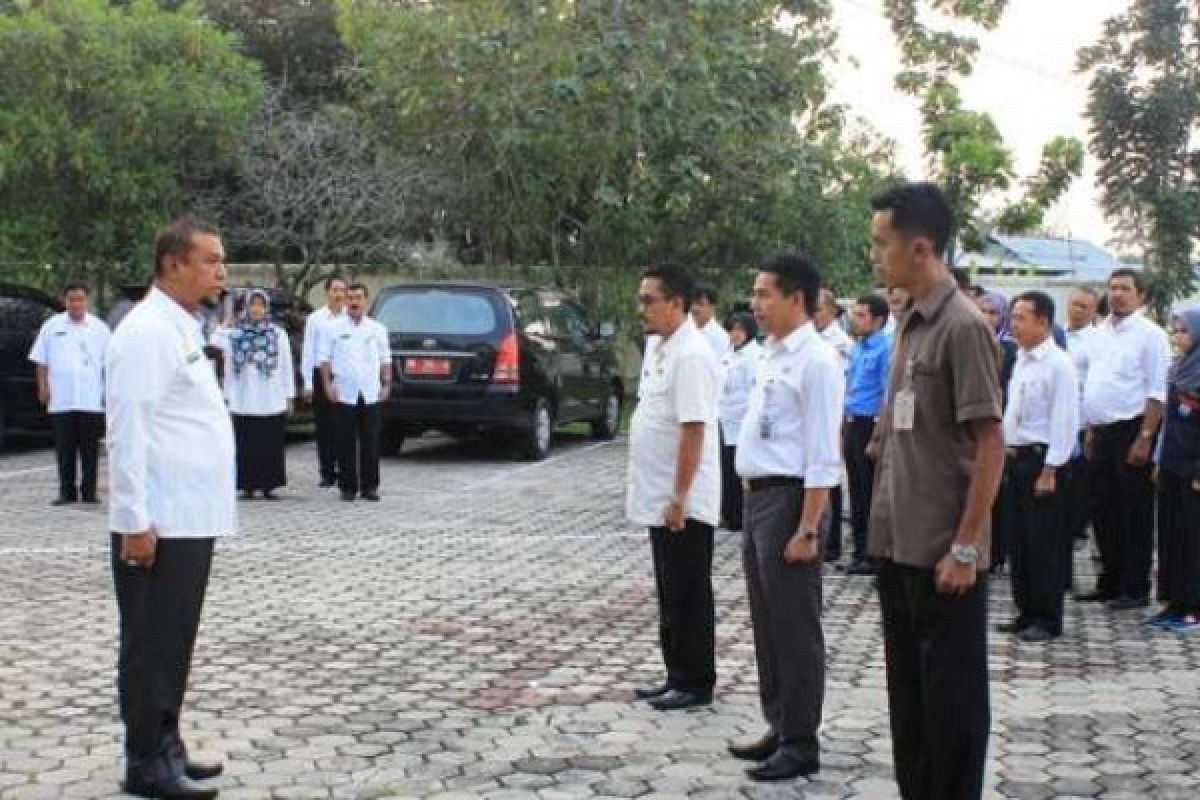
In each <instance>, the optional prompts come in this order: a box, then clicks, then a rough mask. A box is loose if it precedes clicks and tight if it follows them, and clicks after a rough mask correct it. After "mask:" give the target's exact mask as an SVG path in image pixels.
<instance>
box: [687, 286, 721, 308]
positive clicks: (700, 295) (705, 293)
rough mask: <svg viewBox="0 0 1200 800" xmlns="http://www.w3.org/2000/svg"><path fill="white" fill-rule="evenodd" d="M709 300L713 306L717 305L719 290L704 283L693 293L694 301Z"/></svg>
mask: <svg viewBox="0 0 1200 800" xmlns="http://www.w3.org/2000/svg"><path fill="white" fill-rule="evenodd" d="M697 300H707V301H708V302H709V303H711V304H712V305H714V306H715V305H716V304H717V290H716V288H715V287H713V286H709V285H708V284H707V283H702V284H700V285H699V286H697V287H696V291H695V292H693V293H692V301H693V302H695V301H697Z"/></svg>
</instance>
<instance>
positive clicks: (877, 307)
mask: <svg viewBox="0 0 1200 800" xmlns="http://www.w3.org/2000/svg"><path fill="white" fill-rule="evenodd" d="M854 304H855V305H859V306H866V307H867V312H868V313H869V314H870V315H871V316H872V317H873V318H875V319H887V318H888V315H889V314H891V313H892V310H891V309H890V308H888V304H887V300H884V299H883V298H882V297H880V296H879V295H877V294H864V295H863V296H862V297H860V298H858V299H857V300H855V301H854Z"/></svg>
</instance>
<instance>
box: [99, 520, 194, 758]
mask: <svg viewBox="0 0 1200 800" xmlns="http://www.w3.org/2000/svg"><path fill="white" fill-rule="evenodd" d="M120 547H121V537H120V536H119V535H117V534H113V535H112V570H113V582H114V584H115V586H116V591H117V612H118V614H119V617H120V655H119V658H118V662H117V698H118V702H119V705H120V709H121V721H122V722H123V723H124V724H125V755H126V757H127V759H128V762H129V767H130V768H131V769H138V768H142V769H150V768H151V767H150V763H151V762H155V761H161V760H162V759H164V758H165V757H166V756H167V752H166V751H167V750H168V749H169V748H171V746H172V745H173V744H174V743H176V742H178V741H179V715H180V711H181V709H182V707H183V696H184V693H185V692H186V691H187V682H188V672H189V670H190V668H191V663H192V648H193V646H194V645H195V642H196V630H197V629H198V628H199V626H200V611H201V609H202V608H203V606H204V593H205V590H206V589H207V587H208V574H209V569H210V567H211V565H212V554H213V539H211V538H204V539H159V541H158V551H157V554H156V558H155V562H154V566H152V567H149V568H146V567H130V566H126V565H125V564H124V563H122V562H121V560H120ZM155 771H156V772H157V773H159V774H161V767H160V768H156V769H155Z"/></svg>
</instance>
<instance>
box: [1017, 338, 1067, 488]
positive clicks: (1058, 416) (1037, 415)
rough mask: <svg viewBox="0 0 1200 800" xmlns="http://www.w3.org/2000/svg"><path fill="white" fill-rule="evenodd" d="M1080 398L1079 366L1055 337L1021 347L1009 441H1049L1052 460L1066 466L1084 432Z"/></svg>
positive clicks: (1052, 463) (1048, 461)
mask: <svg viewBox="0 0 1200 800" xmlns="http://www.w3.org/2000/svg"><path fill="white" fill-rule="evenodd" d="M1078 398H1079V385H1078V381H1077V379H1076V377H1075V366H1074V365H1073V364H1072V363H1071V357H1070V356H1069V355H1067V353H1065V352H1064V351H1062V350H1060V349H1059V347H1058V345H1056V344H1055V343H1054V340H1053V339H1052V338H1047V339H1046V341H1044V342H1042V343H1041V344H1040V345H1038V346H1037V347H1035V348H1033V349H1032V350H1024V349H1022V350H1020V351H1019V352H1018V353H1017V363H1016V365H1015V366H1014V367H1013V374H1012V380H1011V381H1010V382H1009V384H1008V406H1007V407H1006V408H1005V409H1004V444H1005V445H1007V446H1009V447H1021V446H1023V445H1030V444H1044V445H1046V458H1045V463H1046V465H1047V466H1050V467H1061V466H1062V465H1063V464H1065V463H1067V461H1068V460H1070V458H1071V452H1072V451H1073V450H1074V449H1075V442H1076V439H1077V436H1078V434H1079V399H1078Z"/></svg>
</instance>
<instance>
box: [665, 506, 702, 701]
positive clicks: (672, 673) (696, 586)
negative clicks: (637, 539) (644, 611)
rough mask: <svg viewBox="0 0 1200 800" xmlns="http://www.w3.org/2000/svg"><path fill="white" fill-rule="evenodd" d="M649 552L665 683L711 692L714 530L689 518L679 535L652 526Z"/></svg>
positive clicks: (683, 688)
mask: <svg viewBox="0 0 1200 800" xmlns="http://www.w3.org/2000/svg"><path fill="white" fill-rule="evenodd" d="M650 551H651V554H652V556H653V558H654V586H655V589H656V590H657V593H658V641H659V645H660V646H661V647H662V657H663V663H664V664H665V665H666V668H667V685H668V686H670V687H671V688H673V689H679V690H680V691H686V692H697V693H699V694H711V693H712V690H713V686H715V685H716V682H717V667H716V663H717V662H716V644H715V638H716V611H715V610H714V606H713V588H712V559H713V526H711V525H706V524H704V523H703V522H699V521H697V520H694V519H689V520H687V523H686V525H685V527H684V529H683V530H682V531H678V532H673V531H671V530H669V529H668V528H665V527H656V528H650Z"/></svg>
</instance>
